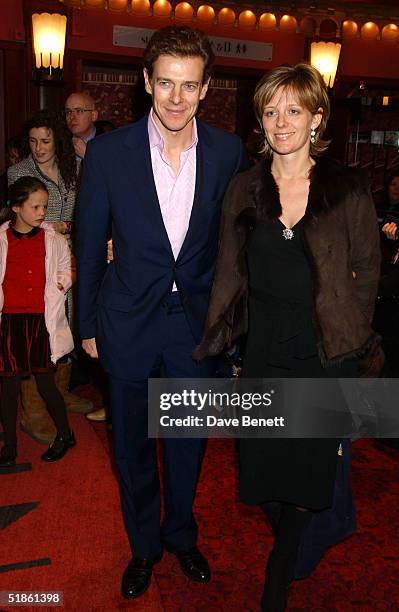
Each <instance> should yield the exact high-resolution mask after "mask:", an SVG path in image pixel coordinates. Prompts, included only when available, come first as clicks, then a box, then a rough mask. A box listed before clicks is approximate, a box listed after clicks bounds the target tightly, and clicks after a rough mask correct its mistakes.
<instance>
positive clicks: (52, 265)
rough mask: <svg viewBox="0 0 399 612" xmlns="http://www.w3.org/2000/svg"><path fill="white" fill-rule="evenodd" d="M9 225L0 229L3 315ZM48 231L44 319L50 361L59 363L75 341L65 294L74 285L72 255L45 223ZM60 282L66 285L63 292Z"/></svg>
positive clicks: (4, 224)
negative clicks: (58, 285)
mask: <svg viewBox="0 0 399 612" xmlns="http://www.w3.org/2000/svg"><path fill="white" fill-rule="evenodd" d="M9 225H10V222H9V221H7V222H6V223H3V225H1V226H0V316H1V312H2V310H3V305H4V293H3V281H4V274H5V270H6V262H7V251H8V240H7V229H8V227H9ZM40 227H42V228H43V229H44V230H45V236H44V244H45V249H46V261H45V268H46V285H45V289H44V320H45V322H46V327H47V331H48V333H49V336H50V349H51V361H52V362H53V363H56V362H57V361H58V359H60V358H61V357H62V356H63V355H66V354H67V353H70V352H71V351H72V349H73V339H72V334H71V330H70V328H69V324H68V320H67V317H66V314H65V293H66V292H67V291H68V289H69V288H70V287H71V285H72V276H71V253H70V250H69V247H68V243H67V241H66V239H65V238H64V237H63V236H61V234H58V233H57V232H55V231H54V230H53V229H52V227H51V226H50V225H49V224H48V223H45V222H44V223H42V224H41V226H40ZM57 283H60V284H61V285H62V286H63V290H62V291H60V290H59V289H58V287H57Z"/></svg>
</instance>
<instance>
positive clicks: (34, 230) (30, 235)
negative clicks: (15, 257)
mask: <svg viewBox="0 0 399 612" xmlns="http://www.w3.org/2000/svg"><path fill="white" fill-rule="evenodd" d="M40 229H41V228H40V227H32V229H31V230H30V232H26V233H24V232H18V231H17V230H16V229H15V227H14V226H13V225H10V230H11V231H12V233H13V234H14V236H15V238H17V239H18V240H21V238H23V237H24V236H26V238H33V237H34V236H36V234H38V233H39V231H40Z"/></svg>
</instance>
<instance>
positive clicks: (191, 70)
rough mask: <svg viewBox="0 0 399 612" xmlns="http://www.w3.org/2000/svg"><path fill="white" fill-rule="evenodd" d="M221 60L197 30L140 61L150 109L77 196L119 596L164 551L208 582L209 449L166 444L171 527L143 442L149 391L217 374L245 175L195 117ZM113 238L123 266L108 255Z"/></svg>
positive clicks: (90, 155)
mask: <svg viewBox="0 0 399 612" xmlns="http://www.w3.org/2000/svg"><path fill="white" fill-rule="evenodd" d="M213 59H214V58H213V53H212V49H211V46H210V43H209V41H208V39H207V38H206V37H205V35H204V34H203V33H201V32H200V31H198V30H193V29H191V28H189V27H184V26H183V27H182V26H180V27H178V26H170V27H166V28H162V29H161V30H158V31H157V32H155V33H154V35H153V36H152V38H151V40H150V42H149V43H148V46H147V48H146V50H145V52H144V79H145V88H146V91H147V92H148V93H149V94H150V95H151V96H152V109H151V112H150V114H149V115H148V116H146V117H145V118H144V119H142V120H140V121H138V122H137V123H134V124H132V125H129V126H127V127H125V128H122V129H120V130H116V131H115V132H111V133H109V134H105V135H104V136H101V137H100V138H97V139H95V140H93V141H92V142H90V144H89V145H88V149H87V153H86V156H85V164H84V169H83V177H82V185H81V190H80V196H79V213H78V238H77V261H78V279H79V298H80V305H79V310H80V332H81V336H82V338H83V343H82V344H83V348H84V349H85V350H86V351H87V353H88V354H89V355H91V356H92V357H97V356H99V358H100V360H101V363H102V365H103V367H104V369H105V370H106V372H107V373H108V375H109V380H110V392H111V407H112V423H113V433H114V438H115V453H116V462H117V465H118V468H119V472H120V481H121V494H122V507H123V514H124V519H125V524H126V529H127V533H128V536H129V541H130V544H131V547H132V551H133V557H132V559H131V561H130V562H129V564H128V566H127V568H126V570H125V572H124V574H123V578H122V594H123V596H124V597H126V598H129V599H133V598H135V597H138V596H139V595H141V594H142V593H144V592H145V590H146V589H147V588H148V586H149V584H150V581H151V574H152V568H153V565H154V564H155V563H156V562H158V561H159V560H160V558H161V555H162V551H163V549H165V548H166V549H167V550H168V551H170V552H172V553H173V554H175V555H176V556H177V558H178V560H179V562H180V565H181V568H182V570H183V571H184V573H185V574H186V575H187V576H188V577H189V578H190V579H191V580H194V581H197V582H207V581H208V580H209V579H210V569H209V565H208V563H207V561H206V559H205V557H204V556H203V555H202V553H201V552H200V551H199V549H198V547H197V525H196V522H195V518H194V515H193V511H192V506H193V502H194V497H195V491H196V486H197V481H198V477H199V473H200V468H201V463H202V459H203V455H204V452H205V441H204V440H196V439H190V440H189V439H166V440H164V485H165V486H164V493H165V494H164V517H163V521H162V525H161V524H160V487H159V477H158V470H157V456H156V443H155V440H153V439H149V438H148V435H147V383H148V378H150V377H158V376H159V375H160V373H161V372H162V374H164V375H165V376H167V377H178V378H196V377H207V376H211V375H212V367H211V364H210V363H209V362H206V360H205V361H204V362H201V363H198V362H196V361H194V360H193V359H192V356H191V354H192V351H193V349H194V347H195V346H196V344H197V343H198V342H199V341H200V339H201V336H202V331H203V326H204V323H205V318H206V314H207V308H208V300H209V294H210V290H211V285H212V280H213V274H214V264H215V259H216V254H217V246H218V231H219V217H220V209H221V203H222V199H223V195H224V192H225V190H226V188H227V185H228V183H229V181H230V179H231V178H232V177H233V176H234V174H236V173H237V172H238V171H239V170H240V169H243V168H244V167H246V155H245V152H244V150H243V146H242V143H241V141H240V139H239V138H237V137H236V136H234V135H232V134H228V133H227V132H224V131H222V130H218V129H216V128H211V127H209V126H207V125H206V124H204V123H202V122H201V121H199V120H196V118H195V114H196V112H197V109H198V105H199V102H200V100H202V99H203V98H204V97H205V95H206V92H207V89H208V85H209V79H210V69H211V65H212V62H213ZM110 234H112V239H113V251H114V259H113V261H112V262H111V263H110V264H109V265H108V266H107V264H106V254H105V245H106V242H107V239H108V238H109V235H110Z"/></svg>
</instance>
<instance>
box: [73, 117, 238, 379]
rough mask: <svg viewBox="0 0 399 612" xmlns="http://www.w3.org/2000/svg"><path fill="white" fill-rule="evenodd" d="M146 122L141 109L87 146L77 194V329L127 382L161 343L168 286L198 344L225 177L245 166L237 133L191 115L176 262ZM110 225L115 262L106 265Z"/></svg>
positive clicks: (147, 365)
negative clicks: (190, 187) (187, 197)
mask: <svg viewBox="0 0 399 612" xmlns="http://www.w3.org/2000/svg"><path fill="white" fill-rule="evenodd" d="M147 122H148V117H147V116H146V117H144V118H143V119H141V120H140V121H137V122H136V123H133V124H131V125H128V126H126V127H123V128H121V129H119V130H115V131H113V132H110V133H109V134H103V135H102V136H100V137H99V138H95V139H94V140H92V141H91V142H90V143H89V145H88V148H87V152H86V155H85V160H84V167H83V176H82V184H81V188H80V192H79V213H78V235H77V241H76V244H77V263H78V285H79V313H80V333H81V336H82V338H92V337H94V336H95V337H96V340H97V347H98V349H99V355H100V359H101V361H102V365H103V366H104V368H105V370H106V371H107V372H109V373H110V374H111V375H112V376H114V377H118V378H120V379H124V380H131V379H134V378H145V377H146V376H148V372H149V371H150V369H151V367H152V365H153V363H154V359H155V358H156V355H157V351H158V350H159V349H158V348H157V347H159V338H158V335H157V334H158V325H159V323H158V321H159V317H160V314H159V313H160V312H161V311H162V305H163V303H164V301H165V298H166V297H168V295H169V294H170V292H171V291H172V287H173V283H176V285H177V287H178V289H179V292H180V297H181V300H182V304H183V308H184V310H185V313H186V317H187V321H188V324H189V325H190V328H191V331H192V334H193V336H194V338H195V339H196V342H199V341H200V339H201V336H202V333H203V329H204V323H205V319H206V313H207V310H208V303H209V296H210V292H211V287H212V281H213V275H214V269H215V261H216V257H217V247H218V235H219V221H220V214H221V208H222V202H223V196H224V193H225V191H226V188H227V186H228V184H229V182H230V180H231V178H232V177H233V176H234V175H235V174H236V173H237V172H239V171H240V170H241V169H242V168H246V167H247V161H246V155H245V150H244V147H243V144H242V142H241V140H240V139H239V138H238V137H237V136H234V135H233V134H229V133H227V132H224V131H222V130H219V129H216V128H213V127H210V126H208V125H206V124H205V123H202V122H201V121H199V120H198V121H197V129H198V145H197V148H196V156H197V164H196V183H195V194H194V201H193V207H192V211H191V217H190V223H189V227H188V231H187V235H186V237H185V239H184V243H183V245H182V248H181V250H180V252H179V255H178V257H177V259H176V260H175V258H174V255H173V252H172V249H171V246H170V241H169V238H168V235H167V233H166V230H165V225H164V223H163V219H162V214H161V209H160V207H159V202H158V197H157V191H156V188H155V183H154V177H153V170H152V163H151V151H150V144H149V140H148V127H147ZM110 229H111V230H112V240H113V249H114V260H113V261H112V262H111V263H110V264H109V265H107V263H106V253H105V245H106V241H107V238H108V236H109V231H110Z"/></svg>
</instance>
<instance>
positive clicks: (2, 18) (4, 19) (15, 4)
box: [0, 0, 25, 41]
mask: <svg viewBox="0 0 399 612" xmlns="http://www.w3.org/2000/svg"><path fill="white" fill-rule="evenodd" d="M0 40H17V41H23V40H25V28H24V19H23V10H22V0H1V1H0Z"/></svg>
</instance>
